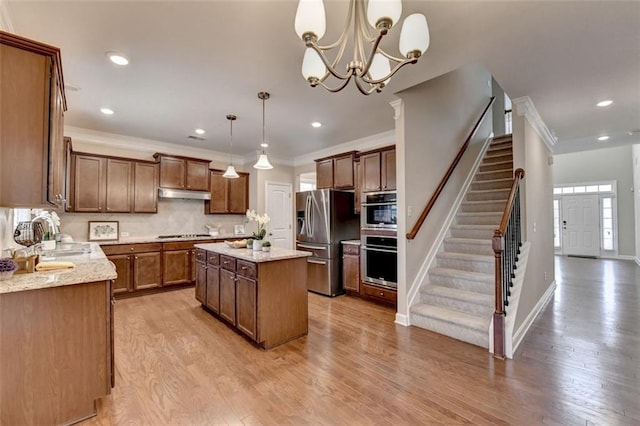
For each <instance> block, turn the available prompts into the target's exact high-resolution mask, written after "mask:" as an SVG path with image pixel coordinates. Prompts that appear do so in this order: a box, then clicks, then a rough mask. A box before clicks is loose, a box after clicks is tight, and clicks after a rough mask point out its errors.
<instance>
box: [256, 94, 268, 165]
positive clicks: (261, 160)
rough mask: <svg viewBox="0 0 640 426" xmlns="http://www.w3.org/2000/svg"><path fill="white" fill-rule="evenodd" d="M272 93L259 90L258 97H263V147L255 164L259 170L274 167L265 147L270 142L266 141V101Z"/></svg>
mask: <svg viewBox="0 0 640 426" xmlns="http://www.w3.org/2000/svg"><path fill="white" fill-rule="evenodd" d="M270 96H271V95H269V93H267V92H259V93H258V99H262V143H261V144H260V146H261V147H262V154H260V157H258V161H257V162H256V164H254V165H253V167H254V168H256V169H259V170H270V169H273V166H272V165H271V163H269V159H268V158H267V154H266V153H265V152H264V150H265V148H266V147H267V146H268V144H267V143H266V142H265V141H264V101H266V100H267V99H269V97H270Z"/></svg>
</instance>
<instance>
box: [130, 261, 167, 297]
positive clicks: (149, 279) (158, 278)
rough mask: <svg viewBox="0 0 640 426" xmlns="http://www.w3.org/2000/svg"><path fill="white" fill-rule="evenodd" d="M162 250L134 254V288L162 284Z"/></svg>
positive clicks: (142, 288)
mask: <svg viewBox="0 0 640 426" xmlns="http://www.w3.org/2000/svg"><path fill="white" fill-rule="evenodd" d="M161 265H162V257H161V252H159V251H156V252H149V253H137V254H135V255H133V290H145V289H149V288H157V287H160V286H162V269H161Z"/></svg>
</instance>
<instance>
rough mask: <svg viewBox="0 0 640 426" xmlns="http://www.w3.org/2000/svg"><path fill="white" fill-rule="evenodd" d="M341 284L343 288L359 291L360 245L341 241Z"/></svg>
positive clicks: (354, 291) (349, 290)
mask: <svg viewBox="0 0 640 426" xmlns="http://www.w3.org/2000/svg"><path fill="white" fill-rule="evenodd" d="M342 285H343V287H344V289H345V290H347V291H348V292H353V293H360V246H359V245H358V244H349V243H342Z"/></svg>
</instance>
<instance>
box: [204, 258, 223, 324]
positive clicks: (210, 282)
mask: <svg viewBox="0 0 640 426" xmlns="http://www.w3.org/2000/svg"><path fill="white" fill-rule="evenodd" d="M203 252H204V251H203ZM204 253H205V256H206V258H207V277H206V279H207V282H206V287H207V297H206V299H205V306H206V307H207V308H209V309H211V310H212V311H213V312H215V313H216V314H219V313H220V255H219V254H217V253H207V252H204Z"/></svg>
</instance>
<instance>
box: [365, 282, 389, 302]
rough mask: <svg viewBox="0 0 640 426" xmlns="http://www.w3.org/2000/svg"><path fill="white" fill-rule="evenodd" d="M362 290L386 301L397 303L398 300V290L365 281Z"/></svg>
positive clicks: (370, 295)
mask: <svg viewBox="0 0 640 426" xmlns="http://www.w3.org/2000/svg"><path fill="white" fill-rule="evenodd" d="M360 292H361V293H362V294H364V295H365V296H369V297H373V298H376V299H379V300H381V301H385V302H392V303H396V301H397V300H398V293H397V292H395V291H393V290H389V289H387V288H382V287H376V286H372V285H368V284H365V283H362V286H361V287H360Z"/></svg>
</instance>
